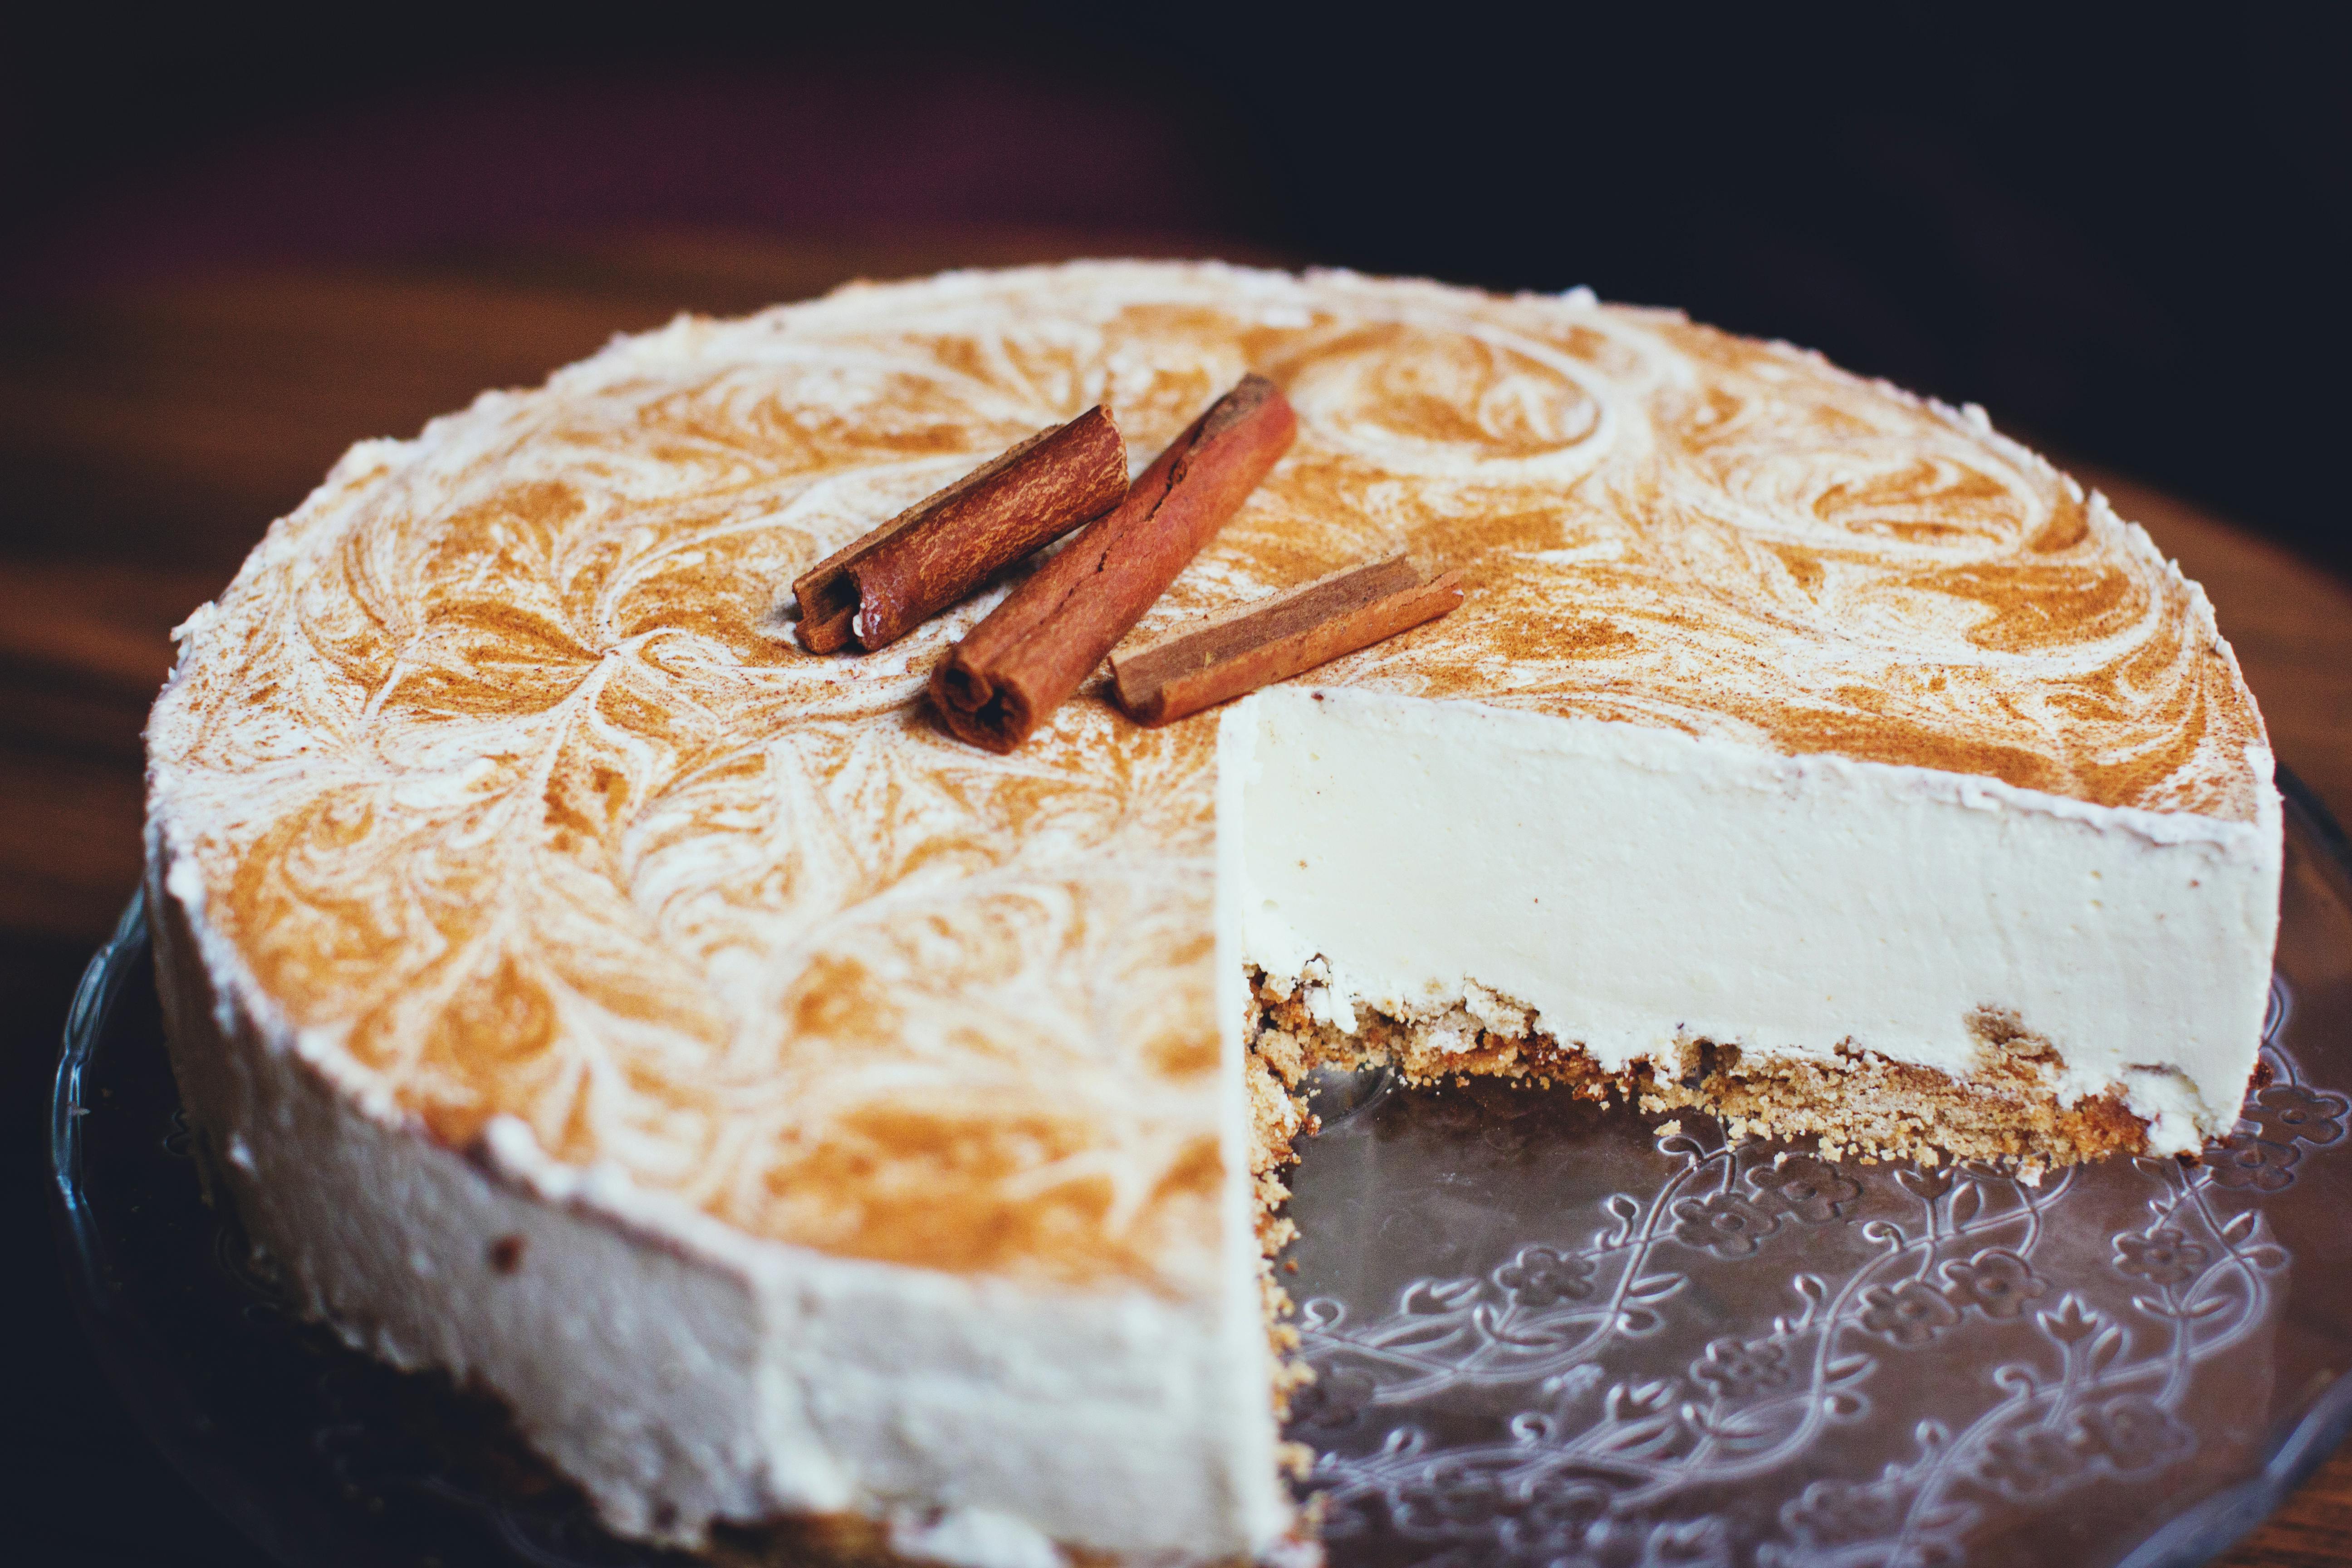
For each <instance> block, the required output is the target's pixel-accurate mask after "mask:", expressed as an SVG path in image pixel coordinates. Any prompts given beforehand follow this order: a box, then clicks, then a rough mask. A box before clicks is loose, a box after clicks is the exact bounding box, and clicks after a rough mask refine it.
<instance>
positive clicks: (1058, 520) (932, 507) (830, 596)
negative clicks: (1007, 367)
mask: <svg viewBox="0 0 2352 1568" xmlns="http://www.w3.org/2000/svg"><path fill="white" fill-rule="evenodd" d="M1126 493H1127V445H1126V443H1125V442H1123V441H1121V440H1120V439H1119V435H1118V426H1117V425H1115V424H1113V423H1112V422H1111V417H1110V416H1109V415H1108V414H1106V413H1105V412H1104V411H1103V410H1102V408H1101V406H1100V405H1097V406H1095V407H1093V408H1089V409H1087V411H1086V412H1085V413H1084V414H1081V415H1079V416H1077V417H1076V419H1073V420H1071V421H1070V422H1069V423H1068V424H1067V425H1062V426H1055V428H1053V429H1051V430H1040V431H1039V432H1038V433H1037V434H1036V435H1034V436H1032V437H1029V438H1028V439H1027V440H1025V441H1023V442H1021V443H1020V444H1019V445H1017V446H1015V447H1013V448H1012V449H1011V450H1009V451H1007V452H1006V453H1004V455H1003V456H1002V457H1000V458H997V459H996V460H995V461H993V462H991V463H986V464H983V465H982V467H980V468H975V469H974V470H973V471H972V472H971V473H969V474H966V475H965V476H964V477H963V478H961V479H958V480H957V481H956V482H955V483H953V484H951V485H950V486H948V487H947V488H946V489H942V490H939V491H936V492H934V493H933V494H931V495H929V496H926V497H925V498H924V499H923V500H919V501H917V502H916V503H915V504H914V505H913V506H910V507H908V509H907V510H905V511H902V512H900V513H899V514H898V516H896V517H894V518H892V519H891V520H890V521H887V522H886V523H884V524H882V526H881V527H879V528H877V529H875V530H874V531H872V532H870V533H868V534H866V535H865V536H864V537H863V538H861V539H858V540H856V542H853V543H851V544H849V545H848V546H846V547H845V548H844V549H841V550H838V551H836V552H834V553H833V554H831V555H829V556H827V557H826V558H825V559H824V560H823V561H821V562H819V563H817V564H816V565H814V566H813V567H811V568H810V569H809V570H808V571H806V572H804V573H803V574H801V575H800V577H799V578H798V579H797V580H795V581H794V582H793V596H794V597H796V598H797V599H799V601H800V611H801V620H800V628H799V636H800V640H801V646H802V647H805V648H807V649H808V650H809V651H810V652H811V653H833V652H835V651H837V650H838V649H841V648H844V647H848V646H849V644H850V643H852V642H853V641H854V642H856V644H857V646H858V647H860V648H862V649H864V650H865V651H866V652H867V653H871V652H873V651H874V650H875V649H876V648H878V647H883V646H885V645H886V644H888V643H892V642H895V641H897V640H898V638H899V637H904V636H905V635H906V634H907V633H908V632H909V631H911V630H913V629H914V628H915V627H916V626H919V625H921V624H922V622H924V621H925V620H927V619H929V617H930V616H935V615H937V614H938V613H939V612H940V611H941V610H943V609H945V608H947V607H948V606H949V605H952V604H954V603H955V602H956V601H957V600H958V599H961V598H962V597H964V596H965V595H968V594H970V593H971V591H972V590H973V589H975V588H977V587H979V586H980V585H981V584H982V583H983V582H985V581H987V579H988V577H989V575H990V574H992V573H993V572H996V571H999V570H1001V569H1002V568H1003V567H1006V566H1009V565H1011V564H1012V563H1013V562H1015V561H1018V560H1020V559H1021V558H1022V557H1023V556H1024V555H1026V554H1028V553H1029V552H1032V551H1034V550H1036V549H1037V548H1039V547H1040V546H1042V545H1045V544H1050V543H1051V542H1054V541H1055V540H1056V539H1059V538H1061V537H1062V535H1064V534H1066V533H1067V532H1069V531H1070V530H1072V529H1074V528H1076V527H1077V526H1078V525H1079V524H1080V523H1082V522H1086V521H1088V520H1090V519H1092V518H1097V517H1100V516H1101V515H1102V514H1103V513H1104V512H1106V511H1108V510H1110V509H1111V508H1112V507H1114V506H1116V505H1117V504H1118V500H1119V498H1120V497H1122V496H1124V495H1125V494H1126Z"/></svg>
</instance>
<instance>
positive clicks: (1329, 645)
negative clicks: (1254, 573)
mask: <svg viewBox="0 0 2352 1568" xmlns="http://www.w3.org/2000/svg"><path fill="white" fill-rule="evenodd" d="M1461 603H1462V574H1460V573H1459V572H1448V573H1446V574H1444V576H1442V577H1439V578H1437V579H1436V580H1434V581H1433V582H1428V583H1424V582H1423V581H1422V580H1421V574H1420V573H1419V572H1418V571H1416V570H1415V569H1414V567H1413V564H1412V561H1411V560H1410V559H1408V558H1407V557H1405V556H1403V555H1391V556H1390V557H1389V558H1388V559H1387V560H1385V561H1372V562H1367V563H1364V564H1362V565H1360V566H1350V567H1348V568H1346V569H1345V570H1343V571H1339V572H1334V573H1332V574H1330V575H1329V576H1328V577H1318V578H1317V579H1316V580H1315V581H1314V582H1312V583H1308V584H1306V585H1304V586H1303V587H1297V588H1293V589H1291V590H1289V591H1288V592H1286V593H1282V594H1276V595H1275V596H1274V597H1272V598H1270V599H1261V600H1259V601H1258V602H1257V603H1255V604H1252V605H1243V606H1241V607H1240V608H1239V609H1236V610H1232V611H1229V612H1227V613H1226V614H1224V615H1223V616H1217V617H1215V618H1213V619H1212V620H1211V621H1209V622H1208V623H1207V624H1206V625H1204V626H1194V627H1192V629H1191V630H1189V631H1182V632H1178V633H1177V634H1175V635H1174V636H1173V637H1163V638H1162V639H1160V641H1159V642H1156V643H1153V644H1151V645H1150V647H1140V648H1138V649H1136V650H1135V651H1134V652H1132V653H1123V654H1119V655H1118V656H1117V657H1115V658H1112V660H1111V661H1110V668H1111V678H1112V679H1113V680H1115V681H1116V682H1117V683H1118V701H1119V706H1120V707H1122V708H1124V709H1126V710H1128V712H1129V715H1131V716H1132V717H1133V718H1134V719H1135V721H1136V722H1138V723H1139V724H1146V725H1156V724H1166V723H1170V722H1171V721H1175V720H1178V719H1181V718H1184V717H1186V716H1187V715H1189V714H1193V713H1198V712H1199V711H1200V710H1202V709H1203V708H1213V707H1215V706H1216V705H1217V704H1218V703H1220V702H1223V701H1227V700H1231V699H1233V698H1235V697H1239V696H1241V695H1243V694H1244V692H1249V691H1255V690H1256V689H1258V688H1259V687H1261V686H1270V685H1272V684H1273V683H1274V682H1276V681H1277V680H1286V679H1289V678H1290V677H1292V676H1294V675H1297V674H1299V673H1301V672H1302V671H1305V670H1309V669H1312V668H1315V667H1316V666H1317V665H1318V664H1328V663H1329V662H1330V661H1331V660H1333V659H1335V658H1339V656H1340V655H1341V654H1344V653H1353V652H1355V651H1356V650H1357V649H1358V648H1361V647H1371V645H1372V644H1374V643H1376V642H1379V641H1381V639H1382V638H1384V637H1394V636H1396V634H1397V633H1399V632H1401V631H1404V630H1406V629H1408V628H1409V627H1412V626H1420V625H1421V624H1422V623H1423V622H1424V621H1433V620H1435V619H1436V618H1437V617H1438V616H1443V615H1444V614H1446V613H1447V612H1449V611H1451V610H1452V609H1453V608H1454V606H1455V605H1459V604H1461Z"/></svg>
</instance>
